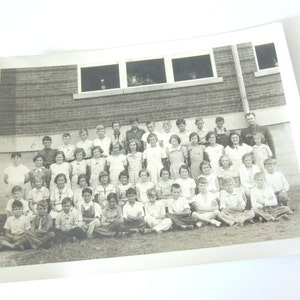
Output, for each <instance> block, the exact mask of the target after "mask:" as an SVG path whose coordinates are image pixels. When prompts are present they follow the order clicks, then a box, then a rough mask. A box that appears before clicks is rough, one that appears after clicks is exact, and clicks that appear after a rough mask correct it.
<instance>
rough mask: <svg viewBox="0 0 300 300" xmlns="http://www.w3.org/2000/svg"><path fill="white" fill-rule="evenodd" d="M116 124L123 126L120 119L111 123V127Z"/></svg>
mask: <svg viewBox="0 0 300 300" xmlns="http://www.w3.org/2000/svg"><path fill="white" fill-rule="evenodd" d="M115 124H119V125H120V126H121V124H120V122H119V121H113V122H112V123H111V127H113V126H114V125H115Z"/></svg>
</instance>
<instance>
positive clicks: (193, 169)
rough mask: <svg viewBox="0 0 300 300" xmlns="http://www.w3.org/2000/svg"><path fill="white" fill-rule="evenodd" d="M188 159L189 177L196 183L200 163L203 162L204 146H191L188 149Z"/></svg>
mask: <svg viewBox="0 0 300 300" xmlns="http://www.w3.org/2000/svg"><path fill="white" fill-rule="evenodd" d="M188 153H189V159H190V163H191V165H190V176H191V177H192V178H193V179H194V180H195V181H196V180H197V178H198V177H199V176H200V168H199V166H200V163H201V162H202V161H203V158H204V146H202V145H197V146H192V145H190V146H189V148H188Z"/></svg>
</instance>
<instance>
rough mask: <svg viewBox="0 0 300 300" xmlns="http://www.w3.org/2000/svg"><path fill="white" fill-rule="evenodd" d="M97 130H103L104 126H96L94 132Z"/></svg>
mask: <svg viewBox="0 0 300 300" xmlns="http://www.w3.org/2000/svg"><path fill="white" fill-rule="evenodd" d="M99 129H105V126H104V125H103V124H99V125H97V126H96V130H99Z"/></svg>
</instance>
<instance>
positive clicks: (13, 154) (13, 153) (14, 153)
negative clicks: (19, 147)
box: [10, 152, 22, 158]
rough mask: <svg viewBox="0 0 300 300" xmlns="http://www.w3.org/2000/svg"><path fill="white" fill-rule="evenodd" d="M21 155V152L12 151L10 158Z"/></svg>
mask: <svg viewBox="0 0 300 300" xmlns="http://www.w3.org/2000/svg"><path fill="white" fill-rule="evenodd" d="M15 157H22V154H21V152H12V153H11V155H10V158H15Z"/></svg>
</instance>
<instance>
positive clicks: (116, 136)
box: [111, 121, 126, 153]
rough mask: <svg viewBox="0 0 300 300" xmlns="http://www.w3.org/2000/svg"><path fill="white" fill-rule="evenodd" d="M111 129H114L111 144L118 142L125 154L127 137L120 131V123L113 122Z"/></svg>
mask: <svg viewBox="0 0 300 300" xmlns="http://www.w3.org/2000/svg"><path fill="white" fill-rule="evenodd" d="M111 127H112V129H113V133H112V135H111V142H112V143H116V142H118V143H119V144H120V145H121V146H122V152H124V153H125V141H126V136H125V134H123V133H122V132H121V131H120V127H121V125H120V123H119V122H118V121H113V122H112V124H111Z"/></svg>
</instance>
